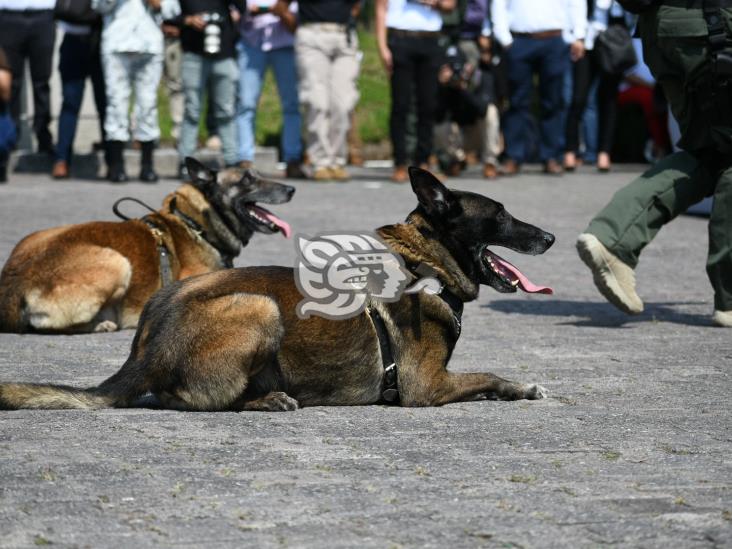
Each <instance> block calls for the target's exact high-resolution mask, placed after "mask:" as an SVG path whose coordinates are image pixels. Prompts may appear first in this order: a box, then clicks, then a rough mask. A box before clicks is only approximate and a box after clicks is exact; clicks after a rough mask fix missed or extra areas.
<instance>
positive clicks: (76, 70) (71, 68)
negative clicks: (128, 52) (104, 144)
mask: <svg viewBox="0 0 732 549" xmlns="http://www.w3.org/2000/svg"><path fill="white" fill-rule="evenodd" d="M95 43H96V44H95ZM58 69H59V72H60V73H61V90H62V93H63V103H62V105H61V113H60V114H59V117H58V144H57V146H56V160H64V161H66V162H69V161H70V160H71V152H72V147H73V144H74V137H75V136H76V126H77V123H78V121H79V110H80V109H81V101H82V99H84V84H86V79H87V77H88V78H91V81H92V89H93V90H94V103H95V104H96V107H97V113H98V115H99V125H100V129H99V131H100V135H101V136H102V141H104V116H105V110H106V108H107V96H106V92H105V88H104V75H103V74H102V62H101V58H100V57H99V40H98V39H96V40H94V39H93V38H92V36H91V35H75V34H68V33H67V34H65V35H64V39H63V42H61V48H60V50H59V66H58Z"/></svg>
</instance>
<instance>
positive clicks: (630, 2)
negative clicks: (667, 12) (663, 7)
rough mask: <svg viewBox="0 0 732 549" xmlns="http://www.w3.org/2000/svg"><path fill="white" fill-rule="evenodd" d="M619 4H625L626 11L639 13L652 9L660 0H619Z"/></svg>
mask: <svg viewBox="0 0 732 549" xmlns="http://www.w3.org/2000/svg"><path fill="white" fill-rule="evenodd" d="M618 4H620V5H621V6H623V9H624V10H625V11H629V12H630V13H635V14H636V15H637V14H639V13H643V12H644V11H647V10H649V9H651V8H652V7H653V6H655V5H657V4H659V2H658V0H618Z"/></svg>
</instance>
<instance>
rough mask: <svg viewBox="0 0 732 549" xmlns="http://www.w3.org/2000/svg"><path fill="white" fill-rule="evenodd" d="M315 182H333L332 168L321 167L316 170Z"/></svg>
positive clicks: (314, 173) (314, 174)
mask: <svg viewBox="0 0 732 549" xmlns="http://www.w3.org/2000/svg"><path fill="white" fill-rule="evenodd" d="M313 180H314V181H333V174H332V173H331V171H330V168H328V167H326V166H321V167H320V168H315V171H314V172H313Z"/></svg>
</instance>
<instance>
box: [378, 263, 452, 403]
mask: <svg viewBox="0 0 732 549" xmlns="http://www.w3.org/2000/svg"><path fill="white" fill-rule="evenodd" d="M414 271H415V273H417V274H420V275H424V276H433V277H435V271H434V269H432V268H431V267H429V266H427V265H426V264H424V263H420V264H419V265H418V266H417V268H416V269H415V270H414ZM428 271H429V274H426V273H427V272H428ZM435 278H436V277H435ZM438 280H439V279H438ZM436 295H438V296H439V297H440V298H441V299H442V300H443V301H444V302H445V303H447V305H448V306H449V307H450V310H451V311H452V319H453V330H454V332H455V340H456V341H457V339H458V338H459V337H460V332H461V331H462V316H463V302H462V300H461V299H460V298H459V297H458V296H456V295H455V294H454V293H453V292H452V291H450V290H449V289H448V288H446V287H445V285H444V284H443V285H442V288H441V290H440V292H439V293H438V294H436ZM367 312H368V314H369V316H370V317H371V321H372V322H373V323H374V328H375V330H376V337H377V339H378V340H379V349H380V351H381V363H382V366H383V367H384V379H383V381H382V385H381V399H382V400H383V401H384V402H385V403H387V404H399V383H398V382H399V376H398V371H397V368H398V367H397V363H396V360H395V359H394V352H393V347H392V339H391V338H390V337H389V330H388V329H387V327H386V322H384V319H383V318H382V317H381V314H379V311H377V310H376V308H375V307H369V308H368V309H367Z"/></svg>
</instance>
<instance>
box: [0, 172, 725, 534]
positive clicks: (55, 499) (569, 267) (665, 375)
mask: <svg viewBox="0 0 732 549" xmlns="http://www.w3.org/2000/svg"><path fill="white" fill-rule="evenodd" d="M631 171H632V170H631ZM636 171H637V170H636ZM357 176H358V177H357V179H356V180H355V181H353V182H351V183H349V184H333V185H328V184H313V183H299V184H297V187H298V191H297V194H296V195H295V198H294V200H293V202H292V203H290V204H287V205H283V206H277V207H275V208H273V209H274V210H276V212H277V213H278V214H281V215H282V216H283V217H285V218H286V219H288V220H289V221H290V222H291V224H292V225H293V227H294V228H295V230H296V231H298V232H303V233H306V234H312V233H315V232H316V231H325V230H336V229H371V228H374V227H376V226H378V225H381V224H384V223H388V222H394V221H396V220H399V219H402V218H403V217H404V216H405V215H406V214H407V212H408V211H409V210H411V209H412V207H413V205H414V204H415V200H414V198H413V196H412V195H411V192H410V190H409V188H408V186H397V185H392V184H389V183H383V181H385V180H386V176H387V173H386V172H385V171H379V170H363V171H359V172H358V173H357ZM631 176H632V173H618V172H615V173H612V174H609V175H597V174H596V173H595V172H591V171H580V173H577V174H573V175H568V176H565V177H562V178H554V177H545V176H542V175H540V174H538V173H526V174H524V175H521V176H520V177H516V178H512V179H504V180H499V181H497V182H485V181H483V180H480V179H477V178H475V177H474V178H471V177H469V176H468V177H465V178H461V179H456V180H452V181H451V182H450V184H451V185H452V186H454V187H457V188H461V189H468V190H472V191H478V192H483V193H485V194H488V195H489V196H491V197H492V198H495V199H498V200H501V201H502V202H504V203H505V205H506V207H507V208H508V210H509V211H510V212H512V213H513V214H514V215H515V216H517V217H519V218H521V219H524V220H527V221H531V222H534V223H536V224H538V225H539V226H541V227H543V228H545V229H547V230H550V231H552V232H554V233H555V234H556V236H557V243H556V244H555V246H554V247H553V248H552V249H551V250H549V252H547V253H546V254H545V255H544V256H539V257H526V256H521V257H519V256H516V255H515V254H512V253H510V252H507V253H505V256H506V257H507V258H508V259H509V260H512V261H515V262H516V263H517V264H518V265H520V266H521V268H522V269H523V270H524V272H526V273H527V274H528V275H529V276H531V278H532V279H533V280H534V281H535V282H537V283H539V284H548V285H552V286H553V287H554V289H555V292H556V293H555V295H553V296H526V295H518V294H508V295H502V294H498V293H496V292H494V291H492V290H490V289H489V288H485V289H484V291H483V292H482V293H481V295H480V298H479V299H478V300H477V302H475V303H471V304H469V305H467V307H466V311H465V315H464V329H463V335H462V337H461V340H460V341H459V343H458V346H457V349H456V351H455V354H454V356H453V359H452V362H451V368H452V369H454V370H458V371H467V370H478V371H492V372H495V373H497V374H499V375H502V376H504V377H507V378H510V379H516V380H521V381H531V382H540V383H541V384H543V385H544V386H545V387H547V389H548V390H549V395H550V397H549V398H548V399H546V400H544V401H538V402H526V401H519V402H475V403H461V404H452V405H448V406H445V407H443V408H433V409H402V408H392V407H382V406H368V407H353V408H348V407H345V408H308V409H303V410H299V411H297V412H291V413H279V414H267V413H181V412H172V411H159V410H149V409H127V410H104V411H99V412H83V411H12V412H7V411H6V412H0V547H34V546H41V545H47V544H53V546H54V547H115V548H118V547H148V546H168V547H173V546H174V547H178V546H194V547H196V546H204V547H207V548H214V547H244V546H249V547H277V546H290V547H313V548H316V547H318V548H319V547H384V548H390V547H447V546H450V547H476V546H486V547H599V546H603V545H618V546H622V547H631V546H632V547H684V548H688V547H724V546H726V547H730V546H732V461H731V458H730V449H731V445H730V439H731V438H732V422H731V421H730V405H729V395H730V393H731V389H732V384H730V372H731V371H732V331H730V330H725V329H720V328H714V327H711V326H710V320H709V318H710V314H711V311H712V293H711V288H710V286H709V283H708V281H707V279H706V275H705V272H704V261H705V254H706V241H707V234H706V222H705V220H704V219H700V218H691V217H683V218H680V219H678V220H677V221H675V222H674V223H673V224H671V225H669V226H668V227H667V228H665V229H664V230H663V231H661V233H660V235H659V237H658V238H657V239H656V241H655V242H653V243H652V244H651V245H650V246H649V247H648V248H647V250H646V251H645V253H644V256H643V259H642V261H641V264H640V266H639V268H638V287H639V290H640V294H641V296H642V297H643V298H644V300H645V301H646V304H647V307H646V312H645V313H644V314H642V315H641V316H639V317H635V318H627V317H625V316H623V315H622V314H621V313H619V312H617V311H616V310H614V309H613V308H612V307H611V306H610V305H608V304H607V303H605V302H604V301H603V299H602V298H601V297H600V296H599V294H598V293H597V292H596V290H595V288H594V286H593V285H592V281H591V277H590V275H589V272H588V271H586V269H585V267H584V266H583V265H582V264H581V263H580V261H579V260H578V259H577V257H576V254H575V251H574V240H575V237H576V235H577V234H578V233H579V232H580V231H581V230H582V229H583V228H584V227H585V225H586V223H587V221H588V220H589V218H590V217H591V215H592V214H593V213H594V212H595V211H596V210H598V209H599V208H600V207H601V206H603V205H604V204H605V203H606V202H607V200H608V199H609V197H610V196H611V195H612V193H613V192H614V191H615V190H616V189H617V188H619V187H620V186H621V185H622V184H623V183H624V182H626V181H627V180H629V179H630V177H631ZM174 187H175V182H173V181H164V182H161V183H160V184H158V185H152V186H149V185H147V186H146V185H142V184H129V185H125V186H111V185H108V184H104V183H95V182H88V181H78V180H74V181H68V182H56V181H50V180H47V179H45V178H44V177H42V176H20V175H19V176H14V177H13V180H12V181H11V183H10V184H8V185H4V186H0V228H1V229H2V230H1V231H0V262H4V261H5V259H6V258H7V256H8V254H9V253H10V250H11V248H12V246H13V245H14V244H15V243H16V242H17V241H18V240H19V239H20V238H21V237H22V236H24V235H26V234H27V233H29V232H31V231H33V230H35V229H40V228H43V227H50V226H55V225H60V224H65V223H73V222H81V221H86V220H92V219H112V213H111V204H112V203H113V202H114V200H115V199H116V198H118V197H120V196H123V195H133V196H137V197H140V198H143V199H145V200H148V201H149V202H150V203H151V204H159V202H160V199H161V198H162V196H163V195H164V194H166V193H167V192H169V191H170V190H172V189H173V188H174ZM142 213H144V212H140V214H142ZM501 253H502V252H501ZM293 260H294V246H293V243H292V241H290V240H285V239H283V238H281V237H279V236H275V237H262V236H260V237H256V238H255V239H253V241H252V243H251V244H250V246H249V247H247V248H246V249H245V250H244V252H243V254H242V255H241V256H240V257H239V258H238V260H237V265H238V266H243V265H254V264H272V263H274V264H284V265H291V264H292V263H293ZM132 336H133V332H131V331H125V332H118V333H113V334H95V335H85V336H37V335H26V336H18V335H10V334H2V335H0V381H10V380H18V381H32V382H40V381H51V382H55V383H67V384H73V385H79V386H85V385H91V384H96V383H98V382H100V381H101V380H103V379H104V378H105V377H107V376H108V375H110V374H112V373H113V372H115V371H116V369H117V368H118V367H119V366H120V365H121V364H122V362H123V361H124V359H125V357H126V355H127V352H128V348H129V345H130V342H131V340H132Z"/></svg>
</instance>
